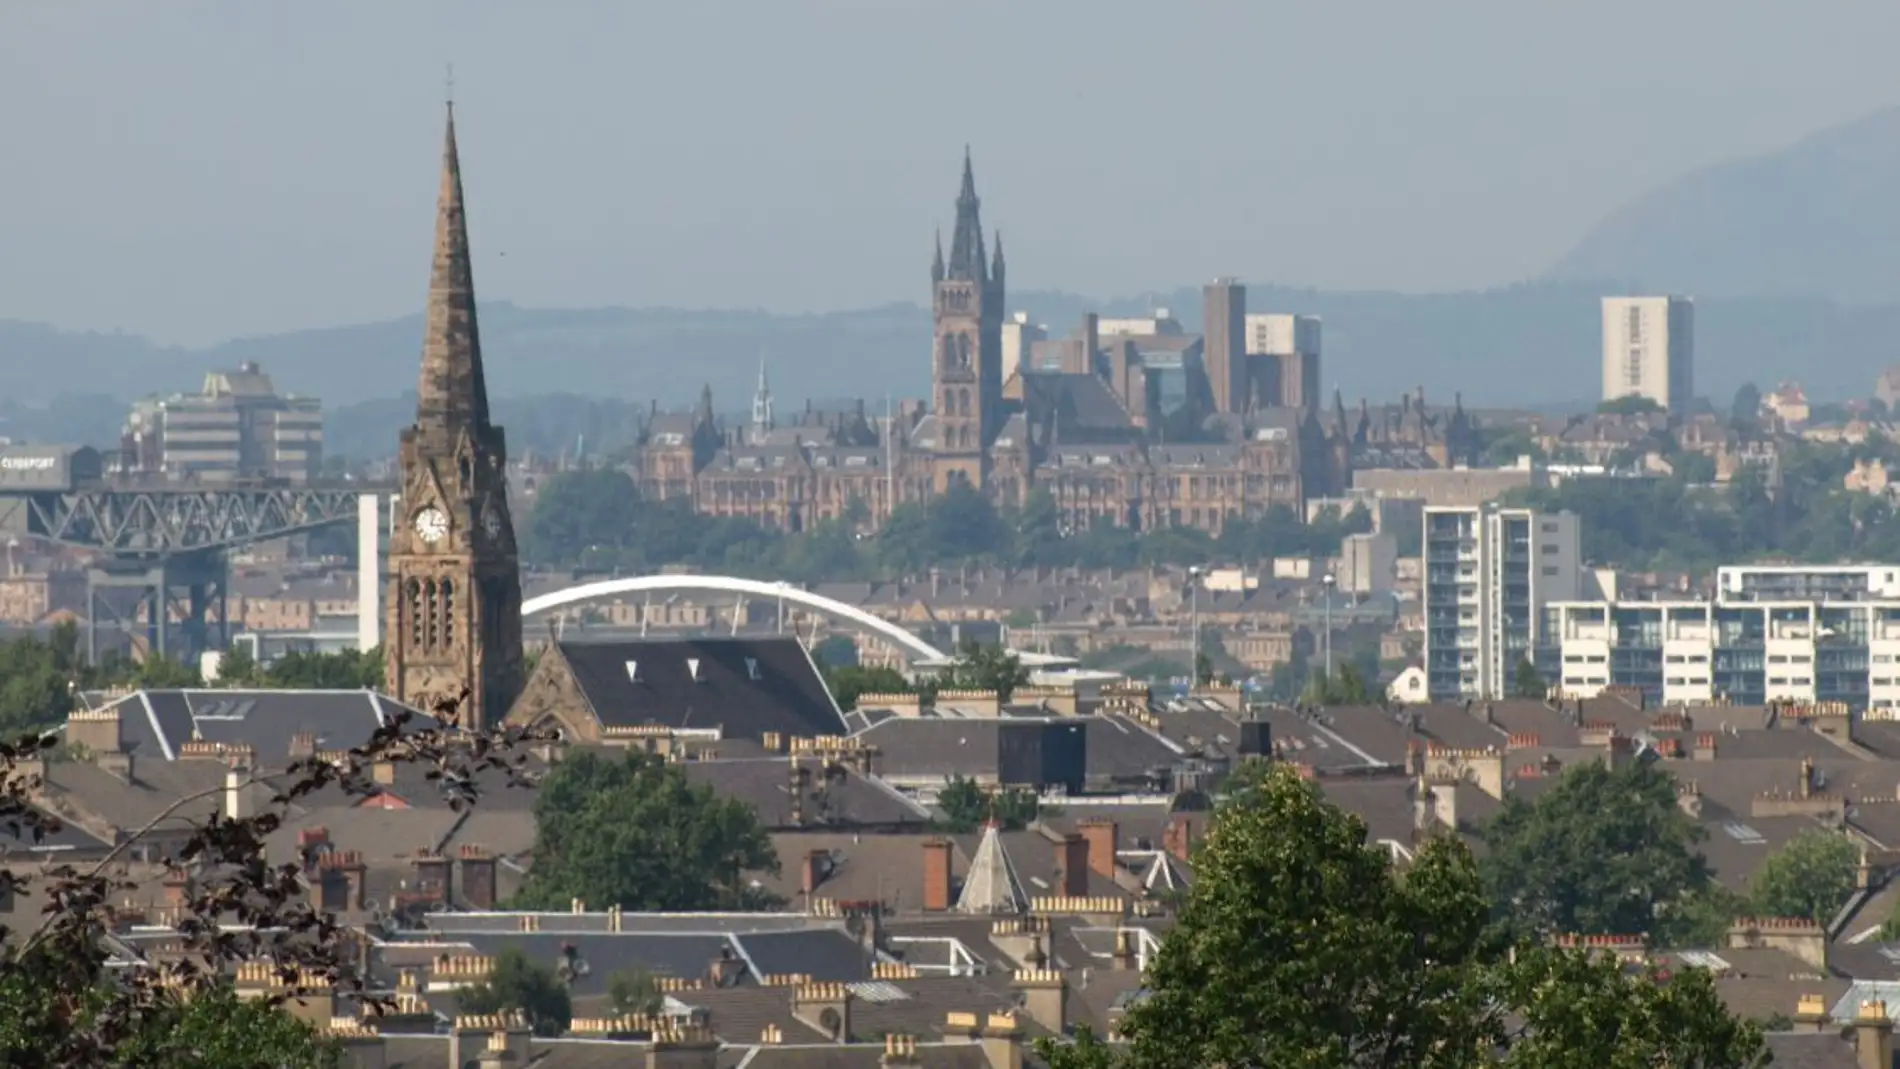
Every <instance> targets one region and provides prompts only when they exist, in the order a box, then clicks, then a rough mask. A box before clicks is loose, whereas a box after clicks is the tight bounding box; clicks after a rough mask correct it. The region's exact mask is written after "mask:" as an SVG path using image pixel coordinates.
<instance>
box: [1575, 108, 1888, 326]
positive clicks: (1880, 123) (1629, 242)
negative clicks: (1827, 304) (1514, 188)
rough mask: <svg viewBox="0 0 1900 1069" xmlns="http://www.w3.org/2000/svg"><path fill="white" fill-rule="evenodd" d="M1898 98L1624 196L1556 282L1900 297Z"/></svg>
mask: <svg viewBox="0 0 1900 1069" xmlns="http://www.w3.org/2000/svg"><path fill="white" fill-rule="evenodd" d="M1896 190H1900V108H1888V109H1885V110H1882V111H1878V112H1875V113H1873V114H1872V115H1868V116H1866V117H1865V118H1862V119H1857V120H1855V121H1854V122H1850V123H1847V124H1845V125H1843V126H1837V127H1834V128H1832V129H1829V130H1824V131H1822V132H1820V133H1818V134H1814V135H1812V136H1810V137H1807V138H1804V139H1803V140H1801V141H1798V142H1796V143H1795V144H1793V145H1790V146H1788V147H1787V148H1785V149H1782V150H1780V151H1778V152H1773V153H1770V154H1768V155H1765V156H1759V157H1755V158H1753V159H1744V160H1733V161H1730V162H1727V163H1720V164H1716V165H1715V166H1712V167H1707V168H1704V169H1702V170H1699V171H1695V172H1692V173H1690V174H1687V175H1684V176H1682V177H1681V178H1678V179H1675V180H1674V181H1671V182H1668V183H1666V184H1664V185H1662V186H1659V187H1657V188H1656V189H1654V190H1652V191H1650V192H1649V193H1646V194H1644V195H1643V196H1641V197H1638V198H1637V199H1636V200H1634V201H1631V202H1630V203H1628V204H1626V205H1624V206H1623V207H1622V208H1619V209H1618V210H1617V211H1615V212H1614V213H1612V214H1611V215H1610V216H1609V217H1608V218H1606V219H1604V220H1603V221H1602V222H1601V223H1599V224H1598V225H1597V226H1596V227H1595V228H1594V229H1592V230H1591V231H1590V232H1589V233H1588V234H1587V235H1586V236H1585V237H1584V238H1583V240H1582V241H1581V242H1579V243H1578V244H1577V246H1576V247H1575V248H1574V249H1572V250H1571V251H1570V252H1569V253H1567V254H1565V255H1564V257H1563V258H1562V259H1560V260H1558V261H1557V263H1556V264H1555V265H1554V266H1552V267H1551V268H1550V270H1549V272H1548V274H1547V275H1546V277H1547V278H1548V279H1550V280H1552V281H1560V282H1562V281H1569V282H1574V281H1594V280H1605V279H1616V280H1627V281H1628V282H1630V283H1632V284H1634V285H1636V286H1639V287H1641V288H1643V289H1645V290H1649V291H1652V292H1664V291H1667V292H1672V293H1687V294H1693V295H1695V296H1697V297H1711V296H1719V297H1745V296H1754V295H1759V294H1773V295H1780V296H1807V297H1818V298H1825V299H1829V300H1835V301H1843V302H1848V303H1863V304H1864V303H1874V304H1879V303H1886V302H1889V301H1893V300H1895V299H1896V298H1900V197H1896V195H1895V191H1896Z"/></svg>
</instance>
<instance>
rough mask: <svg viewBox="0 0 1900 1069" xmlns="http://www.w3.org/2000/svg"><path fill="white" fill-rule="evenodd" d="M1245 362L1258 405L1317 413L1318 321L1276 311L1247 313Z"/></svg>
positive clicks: (1318, 379) (1318, 386)
mask: <svg viewBox="0 0 1900 1069" xmlns="http://www.w3.org/2000/svg"><path fill="white" fill-rule="evenodd" d="M1246 331H1247V362H1248V363H1249V365H1251V366H1252V368H1253V377H1254V380H1255V386H1254V392H1255V395H1256V399H1257V401H1258V402H1259V403H1261V404H1270V405H1283V406H1285V407H1287V408H1303V409H1308V410H1313V411H1317V410H1318V408H1319V406H1320V390H1321V386H1320V320H1319V317H1318V316H1302V315H1287V314H1284V313H1277V312H1254V313H1248V315H1247V318H1246Z"/></svg>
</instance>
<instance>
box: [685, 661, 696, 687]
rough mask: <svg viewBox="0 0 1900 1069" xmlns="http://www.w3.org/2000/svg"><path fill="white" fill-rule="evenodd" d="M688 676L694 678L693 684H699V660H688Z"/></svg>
mask: <svg viewBox="0 0 1900 1069" xmlns="http://www.w3.org/2000/svg"><path fill="white" fill-rule="evenodd" d="M686 674H687V675H689V676H692V677H693V682H695V683H697V682H699V658H697V657H688V658H686Z"/></svg>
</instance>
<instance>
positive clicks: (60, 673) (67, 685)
mask: <svg viewBox="0 0 1900 1069" xmlns="http://www.w3.org/2000/svg"><path fill="white" fill-rule="evenodd" d="M83 683H84V680H81V679H76V678H75V675H74V669H71V668H68V669H65V670H62V667H61V665H60V663H59V659H58V657H57V656H56V651H55V649H54V647H53V646H52V645H51V644H49V643H47V642H43V641H41V640H40V639H38V638H36V637H34V636H32V635H23V636H21V637H19V638H13V639H8V640H6V641H5V642H0V732H4V733H5V734H6V735H8V736H13V735H18V734H20V733H22V732H26V731H31V730H33V729H35V728H44V727H50V726H52V725H54V724H57V723H59V722H60V721H62V720H64V719H65V718H66V714H67V713H69V712H71V711H72V708H73V688H74V686H75V685H78V684H83Z"/></svg>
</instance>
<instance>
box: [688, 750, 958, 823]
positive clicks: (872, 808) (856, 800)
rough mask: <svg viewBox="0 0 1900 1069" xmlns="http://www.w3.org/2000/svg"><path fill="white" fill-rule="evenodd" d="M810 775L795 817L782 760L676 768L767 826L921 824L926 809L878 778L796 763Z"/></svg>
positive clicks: (926, 819) (807, 762)
mask: <svg viewBox="0 0 1900 1069" xmlns="http://www.w3.org/2000/svg"><path fill="white" fill-rule="evenodd" d="M798 764H799V766H800V767H803V768H805V769H806V770H807V771H808V772H810V774H811V779H810V782H811V784H812V786H811V787H810V788H807V793H808V794H809V797H807V798H806V799H805V800H804V801H803V802H802V804H801V805H800V806H799V812H798V819H797V820H794V819H793V811H792V810H793V807H792V793H791V792H792V787H791V777H790V776H789V775H788V774H787V773H788V771H789V769H788V762H787V760H786V759H785V758H782V757H774V758H750V759H746V760H736V761H734V760H718V761H688V762H685V763H684V764H682V765H681V766H680V767H681V769H682V770H683V771H684V772H685V773H686V778H688V779H690V780H692V781H694V782H695V783H701V784H704V785H706V786H709V787H711V788H712V789H713V790H715V791H717V792H718V793H720V794H721V795H724V796H726V797H728V798H737V799H739V800H741V801H743V802H745V803H746V804H747V805H749V806H751V807H752V809H753V810H754V811H756V812H757V813H758V815H759V820H760V822H761V823H763V824H764V825H765V826H766V827H767V828H794V827H813V826H818V827H825V826H829V827H839V826H852V825H878V826H887V825H922V824H926V823H929V820H930V811H929V810H927V809H925V808H924V807H923V806H921V805H919V804H918V803H916V802H914V801H912V800H910V799H909V798H906V797H904V796H903V795H902V794H899V793H898V792H897V791H896V790H894V789H893V788H891V787H890V786H888V785H887V784H885V783H884V782H883V781H881V780H877V779H866V778H865V777H863V776H862V775H860V774H858V772H857V771H856V770H855V769H850V768H836V767H835V766H834V769H833V777H834V778H831V779H829V780H828V779H827V777H826V775H825V772H826V770H825V767H824V763H823V762H822V761H819V760H817V759H805V760H800V761H799V762H798Z"/></svg>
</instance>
